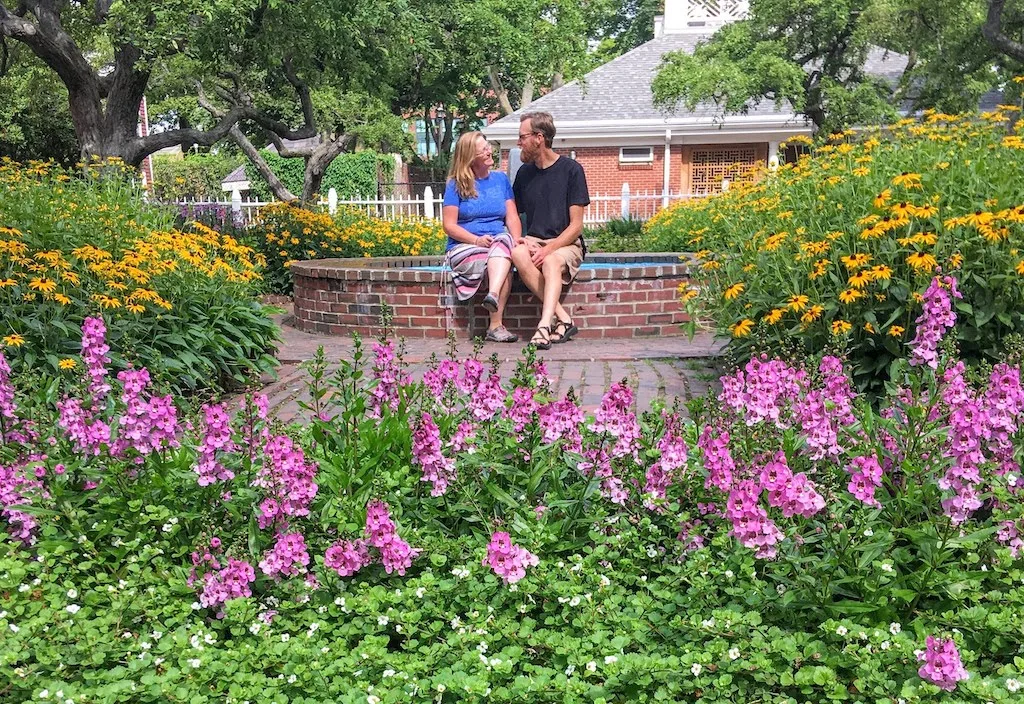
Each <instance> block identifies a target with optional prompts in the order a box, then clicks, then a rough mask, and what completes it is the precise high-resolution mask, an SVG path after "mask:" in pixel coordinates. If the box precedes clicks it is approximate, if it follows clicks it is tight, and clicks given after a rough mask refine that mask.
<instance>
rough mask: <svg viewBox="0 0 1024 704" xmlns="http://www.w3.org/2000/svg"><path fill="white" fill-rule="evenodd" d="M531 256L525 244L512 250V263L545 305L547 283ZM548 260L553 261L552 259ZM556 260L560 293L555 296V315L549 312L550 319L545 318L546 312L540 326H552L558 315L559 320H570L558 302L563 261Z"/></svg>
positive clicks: (527, 285)
mask: <svg viewBox="0 0 1024 704" xmlns="http://www.w3.org/2000/svg"><path fill="white" fill-rule="evenodd" d="M531 254H532V253H531V251H530V248H529V247H528V246H526V245H523V244H521V245H517V246H516V247H515V249H513V250H512V263H513V264H515V265H516V271H518V272H519V278H521V279H522V280H523V283H524V284H526V287H527V288H528V289H530V291H531V292H532V293H533V295H534V296H536V297H537V298H538V299H540V301H541V302H542V305H543V302H544V296H545V291H546V290H547V286H546V281H545V277H544V274H543V273H542V272H541V270H540V269H538V268H537V267H536V266H535V265H534V263H533V261H532V260H531V259H530V257H531ZM548 258H549V259H551V257H548ZM554 259H555V261H557V262H558V264H559V266H558V270H557V274H556V275H555V277H554V278H556V279H558V289H557V290H558V293H556V294H555V306H554V311H553V313H552V312H548V313H547V315H548V317H545V315H544V312H542V313H541V319H540V323H539V324H540V325H550V324H551V316H552V315H557V316H558V319H559V320H569V313H568V312H566V310H565V308H563V307H562V304H561V303H560V302H559V301H558V298H559V296H561V295H562V269H561V266H562V260H561V258H558V257H555V258H554ZM546 263H547V262H546V261H545V264H546ZM542 266H543V264H542ZM542 310H543V309H542Z"/></svg>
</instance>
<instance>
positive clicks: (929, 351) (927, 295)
mask: <svg viewBox="0 0 1024 704" xmlns="http://www.w3.org/2000/svg"><path fill="white" fill-rule="evenodd" d="M962 297H963V296H961V295H960V291H959V290H958V289H957V281H956V279H955V278H953V277H952V276H942V277H940V276H936V277H935V278H934V279H932V282H931V284H930V285H929V286H928V289H927V290H926V291H925V292H924V302H923V310H922V311H921V315H920V316H919V317H918V318H917V320H916V321H914V322H915V324H916V325H917V331H916V334H915V336H914V339H913V341H911V343H910V364H911V366H918V365H927V366H929V367H931V368H932V369H938V366H939V354H938V348H939V343H940V342H941V341H942V338H943V337H944V336H945V335H946V332H947V331H948V330H949V329H950V328H952V327H953V326H954V325H956V313H955V312H953V298H962Z"/></svg>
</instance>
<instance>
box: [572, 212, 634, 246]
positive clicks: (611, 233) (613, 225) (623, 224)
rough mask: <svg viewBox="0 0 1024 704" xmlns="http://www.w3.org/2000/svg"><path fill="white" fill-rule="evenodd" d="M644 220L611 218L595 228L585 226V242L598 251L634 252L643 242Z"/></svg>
mask: <svg viewBox="0 0 1024 704" xmlns="http://www.w3.org/2000/svg"><path fill="white" fill-rule="evenodd" d="M643 231H644V221H643V220H641V219H640V218H613V219H611V220H609V221H608V222H606V223H604V224H603V225H600V226H598V227H595V228H587V229H586V230H585V231H584V233H583V234H584V237H585V238H586V240H587V244H588V245H589V246H591V247H593V248H594V250H596V251H598V252H635V251H637V250H638V247H639V246H641V243H642V242H643V240H644V238H643Z"/></svg>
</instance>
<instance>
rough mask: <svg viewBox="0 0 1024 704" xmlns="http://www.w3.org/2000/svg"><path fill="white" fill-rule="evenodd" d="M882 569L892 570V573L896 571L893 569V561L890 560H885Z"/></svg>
mask: <svg viewBox="0 0 1024 704" xmlns="http://www.w3.org/2000/svg"><path fill="white" fill-rule="evenodd" d="M881 569H882V571H883V572H890V573H891V572H894V571H895V570H893V568H892V563H890V562H883V563H882V566H881Z"/></svg>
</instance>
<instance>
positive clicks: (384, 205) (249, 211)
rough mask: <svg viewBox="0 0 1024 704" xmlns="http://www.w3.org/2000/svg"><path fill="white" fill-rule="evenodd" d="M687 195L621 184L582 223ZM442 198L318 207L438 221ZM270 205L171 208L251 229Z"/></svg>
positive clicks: (594, 199) (427, 193) (653, 209)
mask: <svg viewBox="0 0 1024 704" xmlns="http://www.w3.org/2000/svg"><path fill="white" fill-rule="evenodd" d="M693 197H695V196H693V195H691V194H687V193H674V194H669V195H666V194H664V193H657V192H652V191H643V192H638V193H633V192H632V191H631V189H630V187H629V184H628V183H624V184H622V191H621V192H620V193H617V194H612V195H608V194H597V195H592V196H591V197H590V206H589V207H587V208H586V209H585V210H584V211H583V222H584V224H586V225H600V224H602V223H606V222H608V221H609V220H613V219H616V218H633V219H639V220H647V219H649V218H651V217H652V216H653V215H654V214H655V213H657V212H658V211H659V210H661V209H662V208H664V207H666V206H668V205H669V204H671V203H675V202H677V201H680V200H685V199H688V198H693ZM442 201H443V198H442V197H441V196H440V195H435V194H434V192H433V189H432V188H430V187H429V186H427V187H426V188H425V189H424V191H423V195H422V196H420V197H413V198H351V199H343V198H338V193H337V191H335V190H334V189H333V188H332V189H331V190H330V191H329V192H328V195H327V199H326V200H321V201H320V203H319V206H320V207H321V208H324V209H326V210H327V211H328V212H329V213H331V214H332V215H333V214H334V213H336V212H337V210H338V208H353V209H355V210H358V211H360V212H362V213H364V214H366V215H369V216H371V217H378V218H383V219H386V220H400V219H404V218H417V217H422V218H428V219H440V218H441V207H442ZM271 202H273V201H261V200H246V199H243V198H242V197H241V195H240V194H239V193H237V192H236V193H235V194H234V197H232V198H230V199H225V200H181V201H175V203H174V204H175V205H177V206H178V207H179V208H181V209H182V210H183V212H186V213H187V214H189V215H197V214H199V213H203V212H210V211H218V210H220V211H222V215H223V217H225V218H226V217H227V215H228V213H231V214H232V218H233V219H234V221H235V222H236V223H239V224H241V225H251V224H252V223H254V222H255V221H256V217H257V214H258V213H259V210H260V208H262V207H264V206H266V205H269V204H270V203H271Z"/></svg>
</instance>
